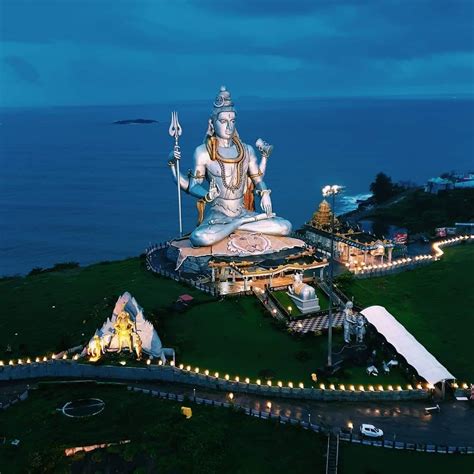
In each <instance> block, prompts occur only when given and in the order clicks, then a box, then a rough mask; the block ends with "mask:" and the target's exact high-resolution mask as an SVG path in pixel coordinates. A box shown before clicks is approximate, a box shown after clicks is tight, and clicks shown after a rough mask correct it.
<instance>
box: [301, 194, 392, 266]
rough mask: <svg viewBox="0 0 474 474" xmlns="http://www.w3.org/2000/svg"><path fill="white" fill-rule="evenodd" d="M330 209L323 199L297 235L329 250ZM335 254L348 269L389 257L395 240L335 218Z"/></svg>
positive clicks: (309, 242)
mask: <svg viewBox="0 0 474 474" xmlns="http://www.w3.org/2000/svg"><path fill="white" fill-rule="evenodd" d="M331 216H332V210H331V206H330V205H329V203H328V202H327V201H326V200H325V199H324V200H323V201H322V202H321V203H320V205H319V208H318V210H317V211H316V212H315V213H314V214H313V216H312V218H311V220H310V221H309V222H308V223H306V224H305V225H304V226H303V228H302V229H300V230H299V231H298V233H297V234H298V236H299V237H301V238H302V239H303V240H305V241H306V242H307V243H308V244H310V245H314V246H315V247H316V248H317V249H318V250H321V251H322V252H325V253H327V252H330V250H331ZM334 242H335V245H334V258H335V259H336V260H337V261H339V262H340V263H342V264H344V265H345V266H347V267H348V268H349V269H350V270H352V269H355V268H360V267H364V266H366V265H379V264H384V263H390V262H391V261H392V251H393V248H394V244H393V242H392V241H391V240H390V239H385V238H383V237H382V238H380V237H377V236H375V235H373V234H370V233H368V232H363V231H361V230H360V229H358V228H354V227H352V226H350V225H348V224H346V223H344V222H341V221H339V220H338V219H336V218H334Z"/></svg>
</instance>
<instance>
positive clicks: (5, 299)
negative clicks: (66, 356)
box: [0, 258, 210, 359]
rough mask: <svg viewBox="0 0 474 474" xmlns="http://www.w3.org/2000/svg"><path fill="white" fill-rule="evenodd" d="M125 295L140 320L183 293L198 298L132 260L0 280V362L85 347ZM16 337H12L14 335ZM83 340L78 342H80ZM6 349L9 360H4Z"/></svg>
mask: <svg viewBox="0 0 474 474" xmlns="http://www.w3.org/2000/svg"><path fill="white" fill-rule="evenodd" d="M125 291H129V292H130V293H131V294H132V295H133V296H135V298H137V301H138V303H139V304H140V305H141V306H143V307H144V309H145V314H146V315H148V316H150V314H151V313H157V314H160V313H162V312H165V311H166V309H167V307H169V306H170V305H171V304H172V303H173V302H174V301H176V299H177V297H178V296H179V295H180V294H182V293H184V292H186V293H189V294H191V295H192V296H194V297H196V298H197V299H198V301H208V300H209V299H210V298H209V297H208V296H207V295H205V294H204V293H202V292H200V291H198V290H195V289H191V288H188V287H184V286H183V285H181V284H179V283H177V282H175V281H172V280H168V279H165V278H158V277H155V276H154V275H153V274H151V273H150V272H147V271H146V270H145V268H144V265H143V263H142V261H140V260H139V259H138V258H133V259H128V260H123V261H118V262H111V263H105V264H97V265H91V266H89V267H84V268H77V269H73V270H65V271H57V272H50V273H44V274H40V275H35V276H28V277H25V278H21V277H15V278H3V279H1V280H0V300H1V302H2V318H0V359H7V358H9V357H23V356H37V355H41V354H43V353H44V352H45V351H59V350H63V349H67V348H69V347H73V346H75V345H78V344H81V343H86V342H87V341H88V340H89V339H90V337H91V336H92V335H93V334H94V331H95V330H96V328H98V327H100V326H102V324H103V323H104V321H105V319H106V318H107V317H109V316H111V314H112V310H113V308H114V306H115V302H116V301H117V298H118V297H119V296H120V295H121V294H122V293H123V292H125ZM15 333H17V334H18V335H15ZM82 334H84V336H82ZM7 344H9V345H10V346H11V347H12V350H13V354H11V355H9V354H6V353H5V352H4V351H5V348H6V346H7Z"/></svg>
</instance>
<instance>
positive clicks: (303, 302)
mask: <svg viewBox="0 0 474 474" xmlns="http://www.w3.org/2000/svg"><path fill="white" fill-rule="evenodd" d="M293 278H294V282H293V284H292V285H290V286H289V287H288V293H287V294H288V296H289V297H290V298H291V299H292V301H293V302H294V303H295V305H296V307H297V308H298V309H299V310H300V311H301V312H302V313H303V314H308V313H315V312H316V311H319V310H320V309H321V306H320V305H319V298H318V297H317V296H316V290H315V289H314V288H313V287H312V286H311V285H308V284H306V283H304V282H303V274H302V273H295V274H294V275H293Z"/></svg>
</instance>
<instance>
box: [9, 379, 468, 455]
mask: <svg viewBox="0 0 474 474" xmlns="http://www.w3.org/2000/svg"><path fill="white" fill-rule="evenodd" d="M36 382H37V381H29V382H28V384H27V383H21V382H15V383H10V382H3V383H1V384H0V399H3V400H4V401H6V399H8V398H9V397H11V396H12V394H18V393H21V392H22V391H24V390H25V389H26V388H27V387H28V386H33V385H35V383H36ZM127 385H133V386H136V387H140V388H146V389H150V390H159V391H164V392H170V393H176V394H180V395H185V396H186V397H188V398H190V399H192V398H193V396H194V395H196V396H197V397H199V398H207V399H210V400H219V401H226V400H227V401H228V398H227V396H228V393H226V392H221V391H212V390H202V389H200V388H198V389H196V392H194V390H193V387H191V386H189V385H178V384H170V383H141V382H135V383H133V384H131V383H128V384H127ZM233 402H234V403H235V404H237V405H241V406H244V407H248V408H252V409H254V410H259V411H267V412H268V411H269V410H270V409H271V411H272V413H274V414H277V415H278V414H281V415H282V416H286V417H291V418H296V419H300V420H304V421H308V419H309V416H310V417H311V423H317V424H319V425H323V426H326V427H328V428H331V429H339V428H345V427H347V425H348V423H349V422H352V423H353V425H354V432H358V429H359V426H360V425H361V424H362V423H371V424H374V425H375V426H377V427H378V428H381V429H382V430H383V431H384V434H385V439H386V440H390V441H392V440H394V439H395V440H396V441H402V442H407V443H422V444H437V445H442V446H445V445H448V446H474V429H473V427H474V406H473V405H471V404H470V403H469V402H457V401H452V400H449V401H440V402H438V403H439V405H440V408H441V411H440V412H439V413H435V414H432V415H426V414H425V407H426V406H430V405H432V404H433V403H432V402H429V401H403V402H364V403H348V402H313V401H300V400H293V399H276V398H273V399H269V398H265V397H258V396H255V395H249V394H241V393H234V399H233ZM268 402H270V403H271V408H270V409H269V407H268ZM21 403H24V402H21ZM26 403H27V402H26Z"/></svg>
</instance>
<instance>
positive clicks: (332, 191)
mask: <svg viewBox="0 0 474 474" xmlns="http://www.w3.org/2000/svg"><path fill="white" fill-rule="evenodd" d="M342 189H343V188H342V186H339V185H337V184H333V185H332V186H329V185H328V186H324V188H323V189H322V192H323V196H324V197H328V196H331V206H332V213H331V257H330V260H329V314H328V367H331V366H332V319H333V315H332V304H333V299H334V295H333V287H332V281H333V277H334V210H335V209H334V205H335V201H336V194H338V193H340V192H341V191H342Z"/></svg>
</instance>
